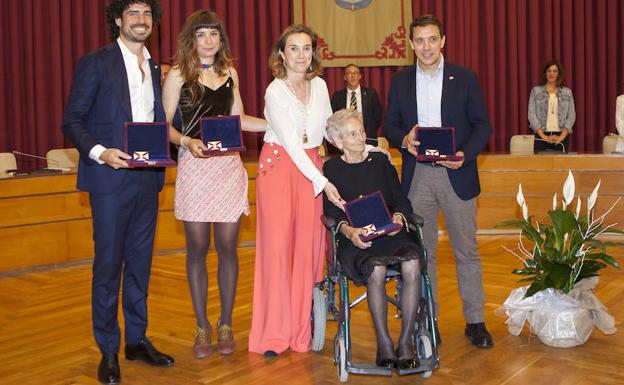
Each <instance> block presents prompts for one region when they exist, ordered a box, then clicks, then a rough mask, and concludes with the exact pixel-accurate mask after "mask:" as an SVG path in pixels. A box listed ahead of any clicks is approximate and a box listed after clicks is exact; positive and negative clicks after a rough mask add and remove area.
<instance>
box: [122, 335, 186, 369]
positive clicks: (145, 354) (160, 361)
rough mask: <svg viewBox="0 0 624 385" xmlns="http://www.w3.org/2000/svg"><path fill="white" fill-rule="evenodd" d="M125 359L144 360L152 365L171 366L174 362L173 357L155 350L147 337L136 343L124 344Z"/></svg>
mask: <svg viewBox="0 0 624 385" xmlns="http://www.w3.org/2000/svg"><path fill="white" fill-rule="evenodd" d="M126 360H130V361H134V360H140V361H145V362H147V363H148V364H150V365H152V366H172V365H173V364H174V363H175V360H174V359H173V357H171V356H168V355H166V354H163V353H161V352H159V351H158V350H156V348H155V347H154V346H153V345H152V343H151V342H150V340H148V339H147V337H143V339H142V340H141V341H140V342H139V343H138V344H137V345H126Z"/></svg>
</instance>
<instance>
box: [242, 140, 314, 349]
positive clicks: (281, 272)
mask: <svg viewBox="0 0 624 385" xmlns="http://www.w3.org/2000/svg"><path fill="white" fill-rule="evenodd" d="M274 151H277V154H278V155H277V156H276V154H275V153H274ZM306 153H307V155H308V156H309V157H310V159H311V160H312V161H313V163H314V165H315V166H316V167H317V168H318V169H321V167H322V161H321V158H320V156H319V155H318V150H316V149H310V150H306ZM278 157H279V160H277V158H278ZM267 159H271V161H270V162H267ZM260 160H261V162H260V163H259V165H258V167H259V172H258V177H257V179H256V202H258V205H257V212H256V217H257V225H256V229H257V235H256V239H257V242H256V266H255V274H254V295H253V318H252V326H251V332H250V335H249V351H252V352H256V353H264V352H266V351H274V352H277V353H281V352H283V351H285V350H287V349H288V348H290V349H291V350H293V351H296V352H305V351H308V350H310V345H311V336H312V330H311V323H310V311H311V308H312V289H313V287H314V284H315V282H318V281H320V279H321V278H322V274H323V250H324V244H325V243H324V242H325V229H324V228H323V225H322V223H321V221H320V220H319V218H320V216H321V214H322V213H323V199H322V195H317V196H316V197H315V196H314V191H313V188H312V183H310V181H309V180H308V179H307V178H306V177H304V176H303V174H301V172H300V171H299V170H298V169H297V167H296V166H295V165H294V164H293V163H292V161H291V159H290V157H288V155H287V154H286V152H285V151H284V150H283V148H282V147H281V146H278V145H271V144H268V143H266V144H265V145H264V148H263V149H262V152H261V155H260ZM260 165H262V167H261V168H260Z"/></svg>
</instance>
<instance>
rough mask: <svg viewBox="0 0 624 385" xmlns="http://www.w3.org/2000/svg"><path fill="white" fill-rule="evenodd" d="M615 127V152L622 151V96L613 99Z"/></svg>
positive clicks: (623, 98) (623, 135)
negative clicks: (616, 132)
mask: <svg viewBox="0 0 624 385" xmlns="http://www.w3.org/2000/svg"><path fill="white" fill-rule="evenodd" d="M615 127H616V128H617V131H618V134H619V137H618V141H617V144H616V146H615V151H620V152H622V151H624V94H623V95H620V96H618V97H617V99H615Z"/></svg>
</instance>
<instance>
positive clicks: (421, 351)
mask: <svg viewBox="0 0 624 385" xmlns="http://www.w3.org/2000/svg"><path fill="white" fill-rule="evenodd" d="M416 352H417V354H418V358H419V359H421V360H422V359H428V358H431V356H432V355H433V346H432V344H431V338H429V336H428V335H427V334H421V335H418V336H417V337H416ZM421 375H422V376H423V378H429V377H431V370H427V371H424V372H422V373H421Z"/></svg>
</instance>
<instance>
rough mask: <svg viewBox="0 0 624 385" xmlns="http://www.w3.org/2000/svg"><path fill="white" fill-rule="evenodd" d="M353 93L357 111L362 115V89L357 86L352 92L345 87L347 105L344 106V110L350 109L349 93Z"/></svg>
mask: <svg viewBox="0 0 624 385" xmlns="http://www.w3.org/2000/svg"><path fill="white" fill-rule="evenodd" d="M353 91H355V99H356V100H357V107H356V108H357V111H358V112H359V113H363V112H364V110H363V109H362V87H360V86H357V88H356V89H354V90H352V89H350V88H349V87H347V104H345V106H346V107H345V108H351V93H352V92H353Z"/></svg>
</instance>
